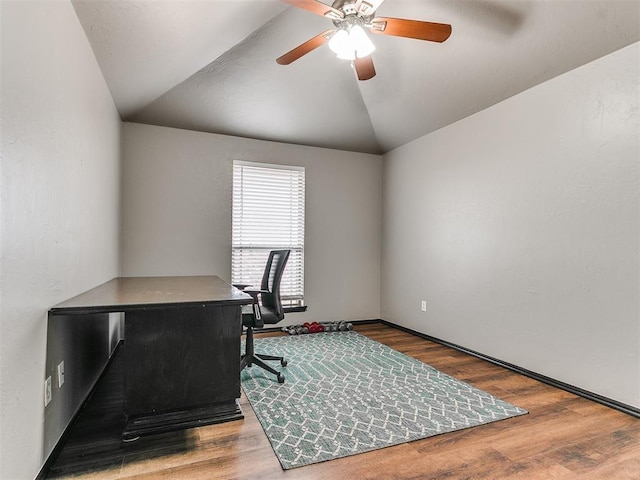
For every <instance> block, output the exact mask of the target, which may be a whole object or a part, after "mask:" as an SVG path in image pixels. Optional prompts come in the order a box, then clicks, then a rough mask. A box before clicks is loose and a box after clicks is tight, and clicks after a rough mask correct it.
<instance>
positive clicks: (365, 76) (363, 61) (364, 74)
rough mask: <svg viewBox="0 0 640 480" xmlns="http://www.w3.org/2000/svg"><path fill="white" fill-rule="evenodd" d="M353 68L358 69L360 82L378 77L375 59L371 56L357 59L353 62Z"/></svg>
mask: <svg viewBox="0 0 640 480" xmlns="http://www.w3.org/2000/svg"><path fill="white" fill-rule="evenodd" d="M353 66H354V67H355V69H356V74H357V75H358V80H369V79H370V78H373V77H375V76H376V69H375V67H374V66H373V59H372V58H371V55H368V56H366V57H364V58H357V57H356V59H355V60H354V61H353Z"/></svg>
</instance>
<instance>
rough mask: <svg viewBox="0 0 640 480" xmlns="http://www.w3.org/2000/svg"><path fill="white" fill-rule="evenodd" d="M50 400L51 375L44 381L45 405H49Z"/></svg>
mask: <svg viewBox="0 0 640 480" xmlns="http://www.w3.org/2000/svg"><path fill="white" fill-rule="evenodd" d="M49 402H51V376H48V377H47V379H46V380H45V381H44V406H45V407H46V406H47V405H49Z"/></svg>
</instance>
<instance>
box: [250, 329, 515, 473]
mask: <svg viewBox="0 0 640 480" xmlns="http://www.w3.org/2000/svg"><path fill="white" fill-rule="evenodd" d="M255 344H256V351H257V352H260V353H265V354H272V355H282V356H284V357H285V358H286V359H287V360H288V362H289V365H288V366H287V367H284V368H281V367H280V366H279V364H278V363H277V362H273V364H274V366H276V365H277V368H280V369H281V371H282V372H283V373H284V375H285V377H286V382H285V383H283V384H279V383H278V382H277V380H276V379H275V376H274V375H271V374H269V373H268V372H265V371H264V370H262V369H261V368H259V367H255V366H254V367H251V368H245V369H244V370H243V371H242V389H243V390H244V392H245V394H246V396H247V398H248V399H249V402H250V403H251V406H252V407H253V410H254V411H255V413H256V415H257V417H258V420H259V421H260V423H261V424H262V427H263V428H264V431H265V433H266V434H267V437H268V438H269V441H270V442H271V445H272V447H273V450H274V452H275V453H276V456H277V457H278V460H280V464H281V465H282V468H283V469H285V470H286V469H289V468H295V467H300V466H303V465H309V464H311V463H317V462H322V461H325V460H332V459H335V458H340V457H345V456H348V455H354V454H357V453H362V452H367V451H370V450H375V449H378V448H383V447H388V446H391V445H397V444H400V443H404V442H409V441H412V440H417V439H420V438H426V437H430V436H433V435H438V434H440V433H446V432H452V431H454V430H460V429H463V428H469V427H473V426H476V425H481V424H484V423H489V422H494V421H496V420H502V419H505V418H509V417H513V416H517V415H523V414H525V413H527V411H526V410H523V409H521V408H518V407H515V406H513V405H511V404H510V403H507V402H504V401H502V400H500V399H498V398H496V397H494V396H493V395H490V394H489V393H487V392H484V391H482V390H478V389H477V388H474V387H472V386H471V385H469V384H467V383H464V382H461V381H459V380H456V379H455V378H453V377H450V376H449V375H446V374H444V373H442V372H440V371H439V370H436V369H435V368H433V367H431V366H429V365H427V364H425V363H423V362H420V361H419V360H416V359H414V358H411V357H408V356H406V355H404V354H402V353H400V352H397V351H395V350H393V349H391V348H389V347H387V346H386V345H383V344H381V343H378V342H376V341H373V340H370V339H369V338H367V337H365V336H363V335H360V334H358V333H356V332H332V333H315V334H312V335H300V336H287V337H269V338H257V339H256V340H255Z"/></svg>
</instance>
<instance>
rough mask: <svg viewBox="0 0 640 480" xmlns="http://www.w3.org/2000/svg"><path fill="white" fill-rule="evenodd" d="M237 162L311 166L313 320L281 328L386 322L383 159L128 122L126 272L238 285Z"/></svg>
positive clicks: (309, 296) (308, 256)
mask: <svg viewBox="0 0 640 480" xmlns="http://www.w3.org/2000/svg"><path fill="white" fill-rule="evenodd" d="M233 160H246V161H252V162H267V163H278V164H285V165H299V166H304V167H306V229H305V239H306V243H305V303H306V304H307V305H308V306H309V309H308V311H307V312H306V313H296V314H289V315H287V317H286V318H285V320H284V321H283V322H282V325H285V324H287V323H302V322H304V321H307V320H310V321H311V320H317V321H320V320H340V319H344V320H355V319H369V318H379V316H380V229H381V225H380V221H381V220H380V219H381V213H380V209H381V196H380V189H381V182H382V179H381V167H382V159H381V157H379V156H377V155H368V154H362V153H352V152H343V151H338V150H327V149H322V148H313V147H304V146H297V145H287V144H280V143H274V142H264V141H260V140H249V139H244V138H238V137H229V136H225V135H214V134H207V133H197V132H191V131H186V130H178V129H172V128H165V127H154V126H149V125H140V124H135V123H126V124H125V127H124V134H123V167H122V168H123V184H122V192H123V195H122V233H123V237H122V262H121V263H122V272H123V274H124V275H143V276H144V275H205V274H206V275H211V274H216V275H219V276H220V277H222V278H224V279H226V280H230V278H231V192H232V185H231V184H232V164H233Z"/></svg>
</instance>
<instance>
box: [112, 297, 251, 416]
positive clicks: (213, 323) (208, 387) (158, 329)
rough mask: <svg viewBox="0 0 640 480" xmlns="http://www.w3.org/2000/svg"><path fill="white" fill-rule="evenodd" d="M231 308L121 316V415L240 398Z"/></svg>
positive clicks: (238, 325)
mask: <svg viewBox="0 0 640 480" xmlns="http://www.w3.org/2000/svg"><path fill="white" fill-rule="evenodd" d="M241 334H242V322H241V317H240V307H239V306H237V305H228V306H221V305H198V306H188V307H185V306H183V307H180V308H149V309H145V310H141V311H134V312H128V313H127V314H126V316H125V346H124V349H125V414H126V415H128V416H135V415H145V414H151V413H162V412H168V411H172V410H185V409H190V408H196V407H200V406H204V405H211V404H215V403H224V402H234V401H235V399H236V398H238V397H240V337H241Z"/></svg>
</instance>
